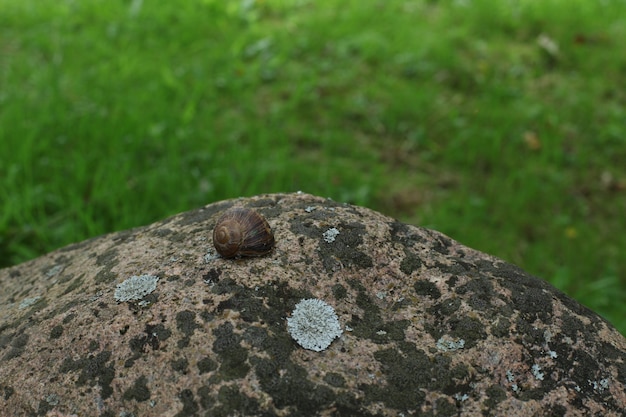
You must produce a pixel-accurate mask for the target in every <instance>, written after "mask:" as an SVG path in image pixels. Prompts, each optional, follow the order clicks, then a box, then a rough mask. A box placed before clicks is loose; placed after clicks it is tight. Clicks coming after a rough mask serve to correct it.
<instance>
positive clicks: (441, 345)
mask: <svg viewBox="0 0 626 417" xmlns="http://www.w3.org/2000/svg"><path fill="white" fill-rule="evenodd" d="M464 347H465V340H463V339H453V338H451V337H449V336H442V337H440V338H439V340H437V349H439V350H442V351H444V352H448V351H453V350H458V349H463V348H464Z"/></svg>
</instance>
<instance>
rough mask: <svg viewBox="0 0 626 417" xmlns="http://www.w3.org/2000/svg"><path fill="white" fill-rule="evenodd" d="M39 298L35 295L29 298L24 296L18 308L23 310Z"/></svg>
mask: <svg viewBox="0 0 626 417" xmlns="http://www.w3.org/2000/svg"><path fill="white" fill-rule="evenodd" d="M40 299H41V297H40V296H36V297H30V298H24V299H23V300H22V302H21V303H20V305H19V306H18V308H19V309H20V310H24V309H25V308H28V307H30V306H32V305H33V304H35V303H36V302H37V301H39V300H40Z"/></svg>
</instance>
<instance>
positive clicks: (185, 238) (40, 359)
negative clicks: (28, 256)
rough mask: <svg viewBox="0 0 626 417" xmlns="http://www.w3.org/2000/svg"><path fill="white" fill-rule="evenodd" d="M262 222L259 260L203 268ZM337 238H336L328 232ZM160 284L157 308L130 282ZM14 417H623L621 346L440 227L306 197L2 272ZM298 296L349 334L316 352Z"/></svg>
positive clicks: (254, 203)
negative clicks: (326, 311)
mask: <svg viewBox="0 0 626 417" xmlns="http://www.w3.org/2000/svg"><path fill="white" fill-rule="evenodd" d="M233 205H239V206H247V207H254V208H256V209H257V210H258V211H260V212H261V213H263V214H264V215H265V216H266V217H267V219H268V221H269V223H270V225H271V226H272V228H273V230H274V232H275V235H276V242H277V244H276V248H275V250H274V251H273V252H271V253H270V254H269V255H267V256H264V257H260V258H249V259H238V260H226V259H221V258H212V257H210V256H209V257H207V256H206V254H207V251H209V250H210V249H211V248H212V245H211V230H212V227H213V225H214V223H215V221H216V219H217V217H218V216H219V215H220V213H221V212H222V211H224V210H225V209H227V208H229V207H231V206H233ZM333 227H335V228H336V229H337V230H338V231H339V234H338V235H337V236H336V237H335V240H334V241H332V242H327V241H326V240H325V239H324V237H323V235H324V232H325V231H327V230H328V229H330V228H333ZM144 274H149V275H155V276H158V277H159V281H158V284H157V289H156V291H154V292H153V293H151V294H150V295H147V296H146V297H145V298H144V299H143V300H142V302H127V303H116V302H115V300H114V298H113V294H114V291H115V287H116V285H117V284H119V283H120V282H122V281H124V280H125V279H127V278H129V277H131V276H133V275H144ZM0 284H1V285H2V291H1V294H0V413H1V415H3V416H36V415H46V414H47V415H50V416H53V415H54V416H58V415H72V414H77V415H80V416H96V415H99V416H110V417H113V416H204V415H206V416H229V415H258V416H272V415H280V416H304V415H323V416H351V415H353V416H373V415H381V416H382V415H385V416H387V415H398V416H400V415H404V416H407V415H425V416H429V415H432V416H435V415H436V416H476V415H484V416H505V415H506V416H583V415H584V416H623V415H624V409H625V408H626V387H625V385H626V339H625V338H624V337H622V336H621V335H620V334H619V333H618V332H617V331H616V330H615V329H614V328H613V327H612V326H611V325H610V324H608V323H607V322H606V321H605V320H603V319H602V318H600V317H599V316H598V315H596V314H594V313H593V312H591V311H589V310H588V309H586V308H585V307H583V306H581V305H580V304H578V303H577V302H575V301H573V300H572V299H570V298H569V297H567V296H565V295H564V294H562V293H561V292H559V291H558V290H556V289H554V288H553V287H552V286H550V285H549V284H547V283H546V282H544V281H542V280H540V279H537V278H535V277H532V276H530V275H528V274H527V273H525V272H524V271H522V270H521V269H519V268H517V267H515V266H513V265H510V264H508V263H506V262H503V261H501V260H499V259H496V258H494V257H492V256H489V255H486V254H483V253H480V252H477V251H475V250H472V249H469V248H467V247H465V246H462V245H460V244H459V243H457V242H455V241H453V240H452V239H450V238H448V237H446V236H444V235H442V234H440V233H438V232H435V231H432V230H427V229H423V228H419V227H414V226H409V225H406V224H402V223H399V222H397V221H394V220H393V219H391V218H388V217H385V216H382V215H380V214H378V213H375V212H373V211H371V210H368V209H365V208H360V207H355V206H350V205H345V204H339V203H336V202H333V201H331V200H327V199H323V198H319V197H314V196H311V195H307V194H301V193H297V194H285V195H283V194H276V195H264V196H258V197H253V198H249V199H240V200H230V201H223V202H218V203H215V204H211V205H208V206H206V207H203V208H200V209H197V210H194V211H190V212H187V213H182V214H179V215H176V216H174V217H171V218H169V219H166V220H163V221H161V222H157V223H155V224H152V225H149V226H146V227H140V228H137V229H133V230H129V231H124V232H119V233H113V234H109V235H106V236H101V237H97V238H94V239H90V240H87V241H85V242H82V243H78V244H74V245H70V246H68V247H66V248H63V249H60V250H57V251H55V252H52V253H50V254H48V255H46V256H42V257H40V258H38V259H35V260H33V261H30V262H27V263H24V264H22V265H18V266H15V267H12V268H8V269H4V270H1V271H0ZM303 298H320V299H323V300H325V301H326V302H327V303H329V304H330V305H332V306H333V307H334V308H335V310H336V312H337V315H338V316H339V321H340V323H341V325H342V328H343V330H344V332H343V334H342V335H341V336H340V337H339V338H338V339H336V340H335V341H334V342H333V343H332V344H331V345H330V347H329V348H328V349H327V350H325V351H323V352H313V351H309V350H305V349H303V348H301V347H300V346H298V344H297V343H296V342H295V341H294V340H293V339H292V338H291V337H290V336H289V334H288V333H287V323H286V318H287V317H288V316H289V314H290V312H291V311H292V310H293V308H294V306H295V304H296V303H297V302H298V301H299V300H301V299H303Z"/></svg>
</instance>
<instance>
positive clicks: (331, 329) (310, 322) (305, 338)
mask: <svg viewBox="0 0 626 417" xmlns="http://www.w3.org/2000/svg"><path fill="white" fill-rule="evenodd" d="M287 329H288V330H289V334H290V335H291V337H293V338H294V340H295V341H296V342H298V344H299V345H300V346H302V347H303V348H305V349H309V350H314V351H316V352H321V351H322V350H324V349H326V348H327V347H328V346H330V344H331V342H332V341H333V340H335V339H336V338H337V337H339V336H341V333H342V331H341V326H340V325H339V319H338V318H337V314H336V313H335V310H334V309H333V308H332V307H331V306H330V305H328V304H326V303H325V302H324V301H323V300H320V299H318V298H309V299H306V300H301V301H300V302H299V303H298V304H296V308H295V309H294V310H293V313H292V314H291V317H289V318H287Z"/></svg>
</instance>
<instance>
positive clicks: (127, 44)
mask: <svg viewBox="0 0 626 417" xmlns="http://www.w3.org/2000/svg"><path fill="white" fill-rule="evenodd" d="M624 39H626V2H624V1H623V0H621V1H620V0H498V1H494V0H464V1H461V0H457V1H451V0H440V1H436V0H431V1H425V0H424V1H422V0H265V1H262V0H257V1H253V0H240V1H230V0H190V1H182V2H161V1H156V0H143V1H141V0H132V1H122V0H106V1H103V0H81V1H76V0H54V1H52V0H0V204H1V210H0V266H8V265H12V264H16V263H19V262H22V261H25V260H27V259H31V258H33V257H36V256H39V255H41V254H43V253H46V252H48V251H51V250H53V249H55V248H57V247H60V246H63V245H66V244H68V243H71V242H75V241H80V240H83V239H85V238H88V237H91V236H95V235H98V234H101V233H105V232H110V231H114V230H121V229H126V228H130V227H134V226H139V225H143V224H148V223H151V222H153V221H156V220H158V219H161V218H164V217H166V216H168V215H171V214H174V213H177V212H180V211H184V210H189V209H192V208H195V207H198V206H201V205H203V204H207V203H210V202H213V201H218V200H222V199H225V198H231V197H238V196H249V195H254V194H259V193H268V192H289V191H296V190H303V191H306V192H309V193H313V194H318V195H322V196H328V197H332V198H333V199H335V200H338V201H345V202H350V203H355V204H360V205H365V206H368V207H371V208H373V209H376V210H379V211H382V212H383V213H385V214H388V215H390V216H393V217H396V218H399V219H401V220H403V221H406V222H410V223H413V224H417V225H422V226H426V227H430V228H434V229H437V230H439V231H441V232H444V233H446V234H448V235H449V236H451V237H453V238H455V239H457V240H459V241H461V242H462V243H464V244H467V245H469V246H472V247H474V248H476V249H479V250H482V251H485V252H488V253H491V254H494V255H497V256H499V257H501V258H504V259H506V260H508V261H511V262H513V263H515V264H518V265H520V266H521V267H523V268H524V269H526V270H527V271H529V272H531V273H533V274H535V275H538V276H540V277H543V278H545V279H547V280H549V281H550V282H552V283H553V284H554V285H556V286H557V287H559V288H561V289H562V290H563V291H565V292H566V293H568V294H570V295H572V296H573V297H575V298H576V299H578V300H579V301H581V302H582V303H584V304H585V305H587V306H589V307H591V308H592V309H594V310H595V311H597V312H599V313H600V314H602V315H603V316H605V317H606V318H608V319H609V320H610V321H611V322H612V323H613V324H615V325H616V326H617V327H618V329H619V330H620V331H621V332H622V333H623V334H626V318H625V316H626V307H624V305H625V302H626V227H625V226H626V220H625V218H626V216H625V213H626V163H625V161H626V85H625V84H626V52H625V51H626V50H625V49H624Z"/></svg>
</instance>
